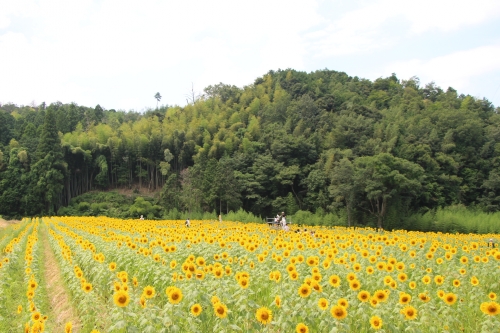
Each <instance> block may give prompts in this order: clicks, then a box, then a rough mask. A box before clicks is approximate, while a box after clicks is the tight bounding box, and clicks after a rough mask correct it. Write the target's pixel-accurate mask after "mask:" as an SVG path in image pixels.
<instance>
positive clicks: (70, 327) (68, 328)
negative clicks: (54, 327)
mask: <svg viewBox="0 0 500 333" xmlns="http://www.w3.org/2000/svg"><path fill="white" fill-rule="evenodd" d="M71 332H73V324H72V323H71V322H70V321H69V322H67V323H66V325H65V326H64V333H71Z"/></svg>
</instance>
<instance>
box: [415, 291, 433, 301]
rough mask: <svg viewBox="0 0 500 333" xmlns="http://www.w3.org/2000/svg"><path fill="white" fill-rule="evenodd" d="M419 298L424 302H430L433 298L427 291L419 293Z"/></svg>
mask: <svg viewBox="0 0 500 333" xmlns="http://www.w3.org/2000/svg"><path fill="white" fill-rule="evenodd" d="M418 298H420V300H421V301H422V302H426V303H427V302H429V301H430V300H431V298H430V297H429V295H427V294H426V293H420V294H418Z"/></svg>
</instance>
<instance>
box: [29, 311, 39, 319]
mask: <svg viewBox="0 0 500 333" xmlns="http://www.w3.org/2000/svg"><path fill="white" fill-rule="evenodd" d="M40 318H42V314H41V313H40V312H38V311H35V312H33V313H32V314H31V319H33V321H39V320H40Z"/></svg>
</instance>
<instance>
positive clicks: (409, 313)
mask: <svg viewBox="0 0 500 333" xmlns="http://www.w3.org/2000/svg"><path fill="white" fill-rule="evenodd" d="M401 313H402V314H403V315H404V316H405V319H406V320H414V319H415V318H417V309H415V308H414V307H413V306H411V305H407V306H405V307H404V308H403V309H401Z"/></svg>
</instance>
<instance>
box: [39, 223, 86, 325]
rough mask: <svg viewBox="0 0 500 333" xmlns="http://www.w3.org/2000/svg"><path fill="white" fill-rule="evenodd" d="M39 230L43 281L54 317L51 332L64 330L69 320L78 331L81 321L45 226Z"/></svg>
mask: <svg viewBox="0 0 500 333" xmlns="http://www.w3.org/2000/svg"><path fill="white" fill-rule="evenodd" d="M40 231H41V239H40V240H41V244H42V246H43V252H44V257H45V258H44V259H45V261H44V266H45V272H44V273H45V274H44V275H45V281H46V282H47V294H48V297H49V301H50V306H51V308H52V313H53V315H54V318H52V320H51V321H52V322H53V325H54V327H53V332H64V326H65V325H66V323H67V322H69V321H71V322H72V324H73V332H79V331H80V327H81V323H80V318H78V315H77V312H76V310H75V309H74V308H73V305H72V304H71V302H70V297H69V295H68V293H67V291H66V289H65V288H64V281H63V279H62V276H61V271H60V270H59V265H58V264H57V261H56V258H55V256H54V253H53V252H52V248H51V247H50V244H49V239H48V235H47V228H46V227H42V228H40Z"/></svg>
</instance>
